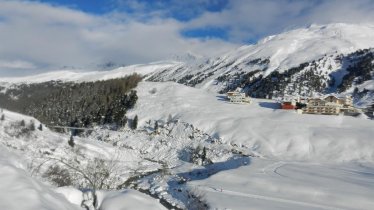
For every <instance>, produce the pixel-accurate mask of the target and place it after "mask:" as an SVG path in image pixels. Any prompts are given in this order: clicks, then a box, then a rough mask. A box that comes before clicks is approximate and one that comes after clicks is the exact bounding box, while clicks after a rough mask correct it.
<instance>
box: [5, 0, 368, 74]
mask: <svg viewBox="0 0 374 210" xmlns="http://www.w3.org/2000/svg"><path fill="white" fill-rule="evenodd" d="M112 2H122V4H124V5H122V7H129V8H130V10H133V12H132V13H131V12H128V13H126V12H119V11H120V10H116V11H113V12H112V13H110V14H106V15H101V16H98V15H91V14H87V13H84V12H81V11H78V10H74V9H69V8H64V7H58V6H52V5H49V4H45V3H40V2H25V1H17V0H14V1H8V0H0V4H1V6H0V40H1V45H0V60H3V61H7V62H8V64H7V65H2V66H0V76H1V75H5V74H10V73H9V72H11V71H15V70H14V69H15V68H9V67H10V66H13V67H15V66H16V67H19V69H24V70H23V71H22V72H26V73H27V72H29V73H34V72H35V71H36V70H35V69H38V71H40V67H43V68H52V67H59V66H87V65H90V64H99V63H103V62H108V61H113V62H116V63H119V64H134V63H146V62H151V61H156V60H162V59H167V58H170V57H172V55H173V54H183V53H186V52H191V53H195V54H200V55H209V56H210V55H217V54H220V53H223V52H225V51H227V50H229V49H232V48H234V47H237V46H239V45H241V44H243V43H245V41H248V40H251V41H256V40H258V39H259V38H262V37H263V36H267V35H271V34H276V33H280V32H282V31H285V30H287V29H292V28H296V27H301V26H306V25H310V24H312V23H320V24H325V23H331V22H349V23H362V22H372V21H374V13H373V12H372V11H374V0H355V1H351V0H233V1H228V5H226V7H225V8H224V9H222V10H220V11H216V12H209V11H204V10H199V12H198V13H196V12H195V13H194V12H192V10H193V9H194V8H195V7H197V6H196V5H194V6H195V7H192V6H193V4H191V3H176V5H168V4H165V3H161V4H160V5H158V6H157V7H156V9H154V10H152V9H151V10H150V8H147V5H146V4H145V3H144V2H140V1H137V0H112ZM198 2H200V3H202V4H208V2H212V0H199V1H198ZM213 2H216V3H217V2H218V1H214V0H213ZM186 5H191V8H190V10H188V9H187V10H186V11H185V13H186V12H187V16H190V15H192V16H193V15H196V17H194V18H192V19H191V20H189V21H178V20H175V19H173V18H172V16H173V15H170V14H171V13H173V12H178V10H179V8H180V9H183V8H185V7H188V6H186ZM168 9H169V10H170V11H168ZM181 12H183V11H181ZM204 27H218V28H224V29H225V30H227V33H228V39H229V40H228V41H224V40H220V39H212V38H210V39H207V38H206V39H203V38H202V39H197V38H194V39H193V38H186V37H183V36H182V35H181V34H180V33H181V31H184V30H188V29H195V28H204ZM19 61H22V62H25V63H29V64H30V65H31V66H37V67H38V68H23V67H24V66H22V65H18V66H17V65H9V62H10V63H13V64H15V63H19ZM26 66H27V65H26ZM18 72H21V71H20V70H18Z"/></svg>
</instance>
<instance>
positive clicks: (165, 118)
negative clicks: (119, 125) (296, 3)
mask: <svg viewBox="0 0 374 210" xmlns="http://www.w3.org/2000/svg"><path fill="white" fill-rule="evenodd" d="M136 90H137V92H138V96H139V100H138V102H137V104H136V106H135V107H134V109H132V110H131V111H130V112H129V113H128V116H129V118H131V117H133V116H135V115H138V116H139V125H138V129H137V130H135V131H134V130H131V129H129V128H125V129H124V130H119V131H112V130H108V129H105V128H96V129H94V130H93V131H90V132H88V133H87V134H86V135H83V136H81V137H76V138H75V141H74V142H75V146H74V147H73V148H72V147H71V146H69V144H68V140H69V135H68V134H59V133H55V132H53V131H51V130H49V129H47V128H44V129H43V130H42V131H40V130H38V129H36V130H35V131H32V132H31V133H28V134H27V135H23V134H19V135H18V131H17V129H12V128H11V126H10V125H12V124H17V123H19V121H20V120H25V122H26V126H27V124H28V123H29V122H30V120H33V121H34V123H35V125H38V124H39V122H38V121H37V120H36V119H33V118H30V117H27V116H23V115H19V114H16V113H13V112H9V111H6V110H5V111H4V115H5V120H4V121H1V122H0V127H1V131H0V138H1V144H2V146H1V147H2V150H4V152H3V154H8V153H9V154H12V155H3V156H2V157H3V158H2V159H3V161H10V162H12V164H13V165H12V166H11V167H12V170H15V171H17V173H18V174H20V175H18V176H21V177H23V178H20V179H26V180H31V182H32V183H34V182H35V183H39V182H40V181H42V182H46V181H47V183H48V184H47V186H45V187H44V185H45V184H42V185H43V188H41V187H37V186H36V185H35V184H32V185H31V186H28V188H31V190H32V192H33V194H35V195H36V196H42V197H41V198H40V199H41V203H35V206H40V208H45V209H50V207H48V205H51V206H53V205H57V204H56V202H61V203H62V204H59V206H60V205H61V206H62V205H64V206H70V205H75V207H74V208H77V209H79V208H80V207H79V206H80V204H81V202H82V199H83V197H84V195H83V194H82V193H80V191H77V190H74V189H71V188H67V189H66V188H57V189H56V188H55V187H53V186H52V185H54V184H53V183H51V182H50V180H48V179H47V178H46V177H45V176H43V174H45V173H46V171H48V167H50V166H51V165H54V164H60V165H61V163H59V161H66V162H69V163H71V164H76V163H79V165H80V167H82V168H85V166H87V167H88V165H89V164H90V162H92V161H93V160H94V159H95V158H97V157H100V158H102V159H105V160H108V161H111V160H113V158H115V159H116V162H117V163H116V165H115V166H116V170H114V171H112V173H113V174H112V175H111V176H110V177H109V178H108V180H107V182H106V183H107V184H108V185H107V186H108V189H111V190H114V189H115V188H116V187H118V186H121V188H122V189H123V188H125V187H126V186H127V187H130V188H134V189H138V190H140V191H141V192H142V194H139V192H136V191H131V190H130V191H129V192H127V191H126V190H125V191H123V190H122V191H118V193H117V194H113V193H114V192H112V193H106V192H105V191H103V192H102V191H99V192H98V197H99V201H100V202H104V201H105V202H106V204H105V202H104V204H105V205H104V204H103V205H102V208H103V209H116V208H117V207H119V206H123V205H125V204H126V205H127V202H125V200H127V199H130V201H131V199H134V200H137V199H140V198H139V196H140V197H141V199H145V200H146V201H144V202H142V203H145V207H144V208H143V209H149V206H147V205H151V206H154V205H153V204H151V203H152V202H156V203H157V200H155V201H154V198H152V197H149V196H148V195H146V194H148V193H149V194H153V195H155V196H156V198H160V199H161V200H162V201H163V202H164V204H165V203H168V204H167V205H175V206H176V207H177V208H182V209H183V208H186V207H188V201H187V200H188V199H186V198H187V197H188V196H189V193H190V192H193V191H197V192H198V194H203V195H204V200H206V203H207V204H209V206H210V208H213V209H214V208H216V209H371V208H373V207H374V203H373V202H372V199H371V196H370V195H371V194H372V193H373V191H374V186H373V185H372V184H373V181H374V179H373V173H374V165H373V161H374V145H373V144H374V143H373V140H372V136H373V134H374V133H373V132H374V130H373V127H374V122H373V121H372V120H368V119H366V118H364V117H362V118H354V117H350V116H323V115H300V114H297V113H296V112H294V111H286V110H279V109H276V106H277V105H276V104H275V102H274V101H271V100H264V99H257V100H254V102H253V103H252V104H249V105H244V104H230V103H228V102H226V101H225V100H223V98H222V97H223V96H222V95H217V94H214V93H212V92H210V91H206V90H203V89H196V88H192V87H187V86H184V85H181V84H176V83H172V82H161V83H157V82H141V83H140V84H139V85H138V87H137V88H136ZM156 121H157V122H158V124H159V128H158V129H157V132H156V130H154V129H155V128H154V124H155V122H156ZM199 147H200V148H203V147H204V148H206V151H207V152H206V158H207V159H209V161H212V163H213V164H207V165H205V166H199V164H198V162H199V161H201V160H199V159H195V160H194V161H197V162H191V160H192V159H191V155H192V154H193V153H191V151H192V150H193V149H194V148H195V149H196V148H199ZM4 164H5V165H7V164H9V163H8V162H4ZM200 164H201V162H200ZM203 165H204V164H203ZM4 167H5V166H4ZM7 171H9V170H3V172H2V173H3V177H9V176H11V177H13V176H12V175H9V174H8V172H7ZM9 173H10V172H9ZM142 174H144V175H145V176H143V175H142ZM134 176H139V178H138V179H134V178H132V177H134ZM35 179H36V180H38V181H35ZM7 180H9V178H4V179H2V182H4V181H5V182H7ZM127 180H131V181H129V182H127ZM13 181H14V182H17V183H18V182H20V181H18V178H17V180H13ZM76 181H77V182H78V183H79V182H82V180H80V179H78V180H76ZM27 182H30V181H27ZM27 182H26V184H27ZM73 183H74V181H73ZM123 183H126V184H123ZM78 185H79V184H78ZM3 186H6V185H3ZM82 186H84V184H83V185H82ZM34 187H36V188H37V189H40V190H39V191H35V190H34V189H33V188H34ZM4 190H5V188H4ZM14 191H15V193H16V195H17V196H20V198H18V197H17V198H16V197H8V196H2V199H5V200H7V201H8V200H17V199H29V198H28V197H27V196H28V194H27V193H21V194H18V191H20V192H23V189H22V187H20V188H16V189H14ZM45 191H48V192H50V193H51V195H48V196H47V197H48V198H47V199H46V201H43V199H44V198H43V196H45ZM58 192H63V194H64V195H65V198H64V197H63V196H62V195H61V194H57V193H58ZM144 193H145V194H144ZM16 195H14V196H16ZM23 196H26V197H25V198H23ZM50 196H52V198H51V197H50ZM55 197H57V198H55ZM65 199H68V200H70V201H72V202H73V203H74V204H70V203H69V202H68V201H67V200H65ZM111 199H112V200H113V202H111V201H110V200H111ZM5 200H4V201H2V202H0V203H2V204H4V208H7V209H22V207H20V206H18V205H16V206H14V205H15V204H14V203H13V202H10V203H9V202H5ZM149 202H150V203H149ZM186 202H187V203H186ZM130 203H132V202H130ZM148 203H149V204H148ZM100 204H101V203H100ZM165 205H166V204H165ZM186 205H187V206H186ZM106 206H108V207H106ZM37 208H39V207H37ZM61 208H63V207H61ZM67 208H68V209H72V208H73V207H67ZM129 208H130V207H129ZM140 208H141V207H138V206H137V209H140ZM161 208H165V207H161V206H160V207H159V209H161ZM188 208H189V209H194V208H191V207H188ZM24 209H27V208H26V207H25V208H24ZM156 209H157V207H156Z"/></svg>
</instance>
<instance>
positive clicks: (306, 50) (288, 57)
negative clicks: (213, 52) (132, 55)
mask: <svg viewBox="0 0 374 210" xmlns="http://www.w3.org/2000/svg"><path fill="white" fill-rule="evenodd" d="M371 47H374V25H373V24H361V25H358V24H344V23H337V24H328V25H311V26H310V27H308V28H301V29H295V30H291V31H287V32H284V33H281V34H278V35H273V36H269V37H266V38H264V39H262V40H260V41H259V42H258V43H257V44H255V45H246V46H242V47H240V48H238V49H235V50H233V51H231V52H228V53H226V54H224V55H222V56H219V57H217V58H210V59H208V60H200V61H195V62H193V63H186V64H185V65H182V66H177V67H175V68H170V69H169V70H168V71H158V72H155V73H152V75H151V76H150V79H151V80H152V81H178V82H179V83H182V84H187V85H189V86H195V87H201V88H204V89H210V90H213V91H219V90H222V89H223V88H224V87H225V86H227V85H228V84H227V83H225V82H223V83H219V82H218V83H217V80H220V78H219V77H222V76H225V77H226V78H228V79H232V80H234V79H236V78H237V77H238V75H241V74H243V73H248V72H254V71H257V70H258V71H259V72H258V73H256V75H257V76H259V75H263V77H266V76H268V75H269V74H271V73H272V72H274V71H278V72H279V73H282V72H284V71H285V70H288V69H290V68H293V67H297V66H299V65H301V64H303V63H306V62H312V61H315V60H317V61H318V63H317V64H318V66H320V71H318V73H319V74H321V73H327V75H328V74H330V73H333V72H334V71H338V70H339V69H340V68H342V67H344V66H341V64H340V63H339V62H336V61H334V60H331V61H328V62H329V63H331V64H332V66H331V67H330V65H329V63H326V62H325V61H323V60H322V61H321V60H320V59H324V60H328V59H329V57H333V58H336V57H337V56H341V55H347V54H349V53H352V52H355V51H357V50H359V49H368V48H371ZM343 70H344V69H343ZM235 75H237V76H235ZM226 82H228V81H226ZM338 85H339V84H338Z"/></svg>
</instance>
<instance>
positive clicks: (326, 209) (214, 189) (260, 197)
mask: <svg viewBox="0 0 374 210" xmlns="http://www.w3.org/2000/svg"><path fill="white" fill-rule="evenodd" d="M193 186H196V187H198V188H200V189H202V190H204V191H208V192H214V193H223V194H227V195H236V196H241V197H247V198H252V199H258V200H266V201H272V202H279V203H286V204H293V205H298V206H304V207H311V208H316V209H323V210H343V209H341V208H336V207H332V206H326V205H321V204H315V203H309V202H303V201H297V200H291V199H285V198H278V197H272V196H264V195H258V194H252V193H243V192H236V191H231V190H226V189H222V188H217V187H214V186H207V185H193Z"/></svg>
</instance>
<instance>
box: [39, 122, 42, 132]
mask: <svg viewBox="0 0 374 210" xmlns="http://www.w3.org/2000/svg"><path fill="white" fill-rule="evenodd" d="M38 129H39V130H40V131H42V130H43V125H42V124H41V123H40V124H39V126H38Z"/></svg>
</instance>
